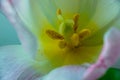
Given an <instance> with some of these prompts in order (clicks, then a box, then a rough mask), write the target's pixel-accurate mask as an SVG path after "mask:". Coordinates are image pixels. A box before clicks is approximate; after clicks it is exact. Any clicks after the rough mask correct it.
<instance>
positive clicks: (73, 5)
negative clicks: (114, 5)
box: [55, 0, 97, 25]
mask: <svg viewBox="0 0 120 80" xmlns="http://www.w3.org/2000/svg"><path fill="white" fill-rule="evenodd" d="M96 2H97V0H55V3H56V5H57V6H58V8H60V9H61V10H62V13H63V16H64V17H65V18H72V17H73V15H74V14H76V13H79V14H80V22H79V23H80V25H86V24H87V23H88V21H89V20H90V19H91V17H92V16H93V15H94V12H95V10H96Z"/></svg>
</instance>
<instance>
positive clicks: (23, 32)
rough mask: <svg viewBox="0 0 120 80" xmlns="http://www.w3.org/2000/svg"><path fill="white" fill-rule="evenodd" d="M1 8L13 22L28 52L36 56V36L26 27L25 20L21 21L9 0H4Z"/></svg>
mask: <svg viewBox="0 0 120 80" xmlns="http://www.w3.org/2000/svg"><path fill="white" fill-rule="evenodd" d="M1 8H2V11H3V13H4V14H5V15H6V16H7V18H8V19H9V20H10V22H11V23H12V24H13V27H14V28H15V30H16V32H17V34H18V37H19V39H20V41H21V44H22V46H23V47H24V48H25V50H26V52H27V53H29V54H30V55H31V56H33V57H34V56H35V53H36V51H37V40H36V37H35V36H34V35H33V34H32V33H31V32H30V31H29V30H28V29H27V28H26V27H25V25H24V24H23V22H21V20H20V19H19V17H18V15H17V13H16V12H15V11H14V8H13V7H12V5H11V3H10V2H9V0H2V1H1Z"/></svg>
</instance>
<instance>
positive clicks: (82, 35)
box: [79, 29, 91, 40]
mask: <svg viewBox="0 0 120 80" xmlns="http://www.w3.org/2000/svg"><path fill="white" fill-rule="evenodd" d="M90 34H91V31H90V30H89V29H83V30H81V31H80V32H79V38H80V39H81V40H82V39H85V38H86V37H88V36H89V35H90Z"/></svg>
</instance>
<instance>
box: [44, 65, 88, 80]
mask: <svg viewBox="0 0 120 80" xmlns="http://www.w3.org/2000/svg"><path fill="white" fill-rule="evenodd" d="M87 67H88V66H64V67H60V68H57V69H55V70H53V71H51V72H50V73H49V74H48V75H46V76H45V77H43V79H42V80H83V74H84V72H85V71H86V69H87Z"/></svg>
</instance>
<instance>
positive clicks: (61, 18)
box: [57, 9, 64, 22]
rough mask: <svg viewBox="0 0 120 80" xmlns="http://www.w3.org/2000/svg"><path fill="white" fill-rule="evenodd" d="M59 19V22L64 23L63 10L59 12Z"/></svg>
mask: <svg viewBox="0 0 120 80" xmlns="http://www.w3.org/2000/svg"><path fill="white" fill-rule="evenodd" d="M57 18H58V20H59V21H60V22H62V21H64V18H63V16H62V11H61V9H58V10H57Z"/></svg>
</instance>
